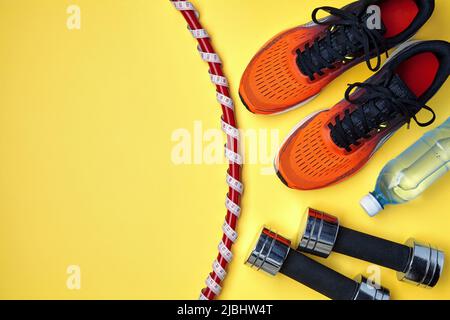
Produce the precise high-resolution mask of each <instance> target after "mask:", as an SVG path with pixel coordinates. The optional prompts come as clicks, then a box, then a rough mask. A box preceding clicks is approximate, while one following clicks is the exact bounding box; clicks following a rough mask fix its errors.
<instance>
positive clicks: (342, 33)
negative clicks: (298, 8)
mask: <svg viewBox="0 0 450 320" xmlns="http://www.w3.org/2000/svg"><path fill="white" fill-rule="evenodd" d="M363 9H365V7H363ZM320 10H323V11H326V12H328V13H329V14H331V15H333V16H335V17H337V18H338V19H337V21H336V20H332V21H330V22H327V21H319V20H318V19H317V13H318V12H319V11H320ZM362 13H363V12H358V13H350V12H347V11H344V10H341V9H337V8H334V7H328V6H324V7H319V8H316V9H314V11H313V13H312V19H313V21H314V22H315V23H316V24H321V25H329V28H328V30H327V32H326V35H325V37H324V38H323V39H320V38H319V39H316V40H315V41H314V43H313V45H312V46H311V45H310V44H309V43H307V44H306V45H305V48H304V50H303V51H301V50H300V49H297V51H296V52H297V65H298V67H299V69H300V70H301V71H302V73H304V74H305V75H307V76H308V77H309V78H310V79H311V80H312V81H313V80H314V79H315V77H314V74H318V75H320V76H322V75H324V74H325V73H324V72H323V71H322V70H323V69H325V68H328V69H335V63H336V62H339V61H341V62H344V63H345V62H348V61H351V60H353V58H354V57H353V56H352V55H360V54H363V55H364V59H365V61H366V64H367V66H368V68H369V69H370V70H372V71H377V70H378V69H379V68H380V66H381V55H382V54H383V52H386V55H387V50H386V48H385V44H384V42H385V41H384V37H383V36H382V34H381V33H380V32H379V30H372V29H369V27H368V26H367V21H366V19H364V18H361V17H360V16H361V15H362ZM349 35H351V38H353V39H350V36H349ZM333 39H334V40H335V43H334V45H333ZM352 40H353V41H352ZM361 48H362V50H361ZM322 49H324V50H325V51H326V54H327V58H328V59H326V58H325V57H324V55H323V52H321V50H322ZM372 49H373V50H374V52H375V56H376V57H377V63H376V65H375V66H372V64H371V62H370V59H371V57H372ZM361 51H363V52H361Z"/></svg>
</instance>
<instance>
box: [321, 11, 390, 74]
mask: <svg viewBox="0 0 450 320" xmlns="http://www.w3.org/2000/svg"><path fill="white" fill-rule="evenodd" d="M370 17H371V15H369V14H367V13H365V14H364V15H362V16H361V18H360V21H361V23H363V24H365V23H367V19H369V18H370ZM341 32H344V33H345V35H346V39H348V41H350V42H351V43H352V45H353V47H355V48H358V50H357V52H350V49H349V46H348V44H347V43H346V42H344V43H342V42H341V41H342V40H341V39H342V37H337V35H338V33H341ZM373 32H377V33H379V34H380V35H384V34H385V33H386V27H385V25H384V23H383V22H381V29H373ZM358 40H359V38H358V37H357V36H355V34H354V33H353V32H352V28H349V27H345V26H337V27H336V29H335V30H334V31H333V35H332V37H331V44H332V47H333V49H334V50H336V51H337V52H339V53H340V54H341V55H343V56H347V55H351V54H358V53H360V52H362V51H363V46H362V44H361V42H360V41H358ZM319 48H320V55H321V56H322V57H323V58H324V59H325V60H327V61H333V60H334V59H333V57H332V56H330V54H329V52H328V50H327V41H326V39H322V40H320V41H319ZM313 62H314V64H315V65H318V64H319V61H317V59H316V57H313Z"/></svg>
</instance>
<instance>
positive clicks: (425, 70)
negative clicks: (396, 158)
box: [275, 41, 450, 190]
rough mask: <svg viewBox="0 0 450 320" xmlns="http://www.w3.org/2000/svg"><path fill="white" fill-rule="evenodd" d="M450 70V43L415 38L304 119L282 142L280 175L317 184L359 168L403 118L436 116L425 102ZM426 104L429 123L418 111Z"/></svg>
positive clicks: (298, 184)
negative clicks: (333, 101)
mask: <svg viewBox="0 0 450 320" xmlns="http://www.w3.org/2000/svg"><path fill="white" fill-rule="evenodd" d="M449 73H450V44H449V43H448V42H445V41H424V42H411V43H407V44H405V45H404V49H403V50H402V49H399V51H397V52H396V53H395V56H393V57H392V58H391V59H390V60H388V62H387V63H386V64H385V66H384V67H383V68H382V69H381V70H380V71H379V72H378V73H377V74H375V75H374V76H372V77H371V78H369V79H368V80H367V81H366V82H364V83H354V84H352V85H350V86H349V88H348V89H347V92H346V94H345V98H346V99H345V100H342V101H341V102H339V103H338V104H337V105H335V106H334V107H333V108H331V109H329V110H324V111H319V112H318V113H316V114H313V115H311V116H309V117H308V118H306V119H305V120H303V121H302V122H301V123H300V124H298V126H297V127H296V128H295V129H294V131H293V133H292V134H290V135H289V136H288V138H287V140H286V141H285V142H284V143H283V145H282V147H281V149H280V151H279V153H278V155H277V157H276V159H275V170H276V172H277V174H278V176H279V178H280V179H281V180H282V181H283V182H284V183H285V184H286V185H287V186H289V187H291V188H294V189H302V190H309V189H318V188H323V187H326V186H328V185H331V184H335V183H337V182H340V181H342V180H344V179H346V178H348V177H349V176H351V175H352V174H354V173H356V172H357V171H358V170H360V169H361V168H362V167H363V166H364V164H366V162H367V161H368V160H369V159H370V158H371V157H372V155H373V154H374V153H375V152H376V151H377V150H378V149H379V148H380V147H381V146H382V144H383V143H384V142H385V141H386V140H388V139H389V137H390V136H391V135H392V134H393V133H395V131H396V130H397V129H399V128H400V127H401V126H403V125H404V124H405V123H408V124H409V123H410V121H411V119H414V120H415V122H416V123H417V124H418V125H419V126H422V127H423V126H428V125H430V124H431V123H433V121H434V120H435V114H434V112H433V110H432V109H431V108H429V107H427V106H426V105H425V104H426V103H427V101H428V100H429V99H431V97H432V96H433V95H434V94H435V93H436V92H437V91H438V90H439V89H440V87H441V86H442V85H443V84H444V82H445V81H446V79H447V77H448V75H449ZM421 109H426V110H428V111H430V112H431V113H432V119H431V120H430V121H428V122H426V123H421V122H419V121H418V120H417V118H416V114H417V113H418V112H419V111H420V110H421Z"/></svg>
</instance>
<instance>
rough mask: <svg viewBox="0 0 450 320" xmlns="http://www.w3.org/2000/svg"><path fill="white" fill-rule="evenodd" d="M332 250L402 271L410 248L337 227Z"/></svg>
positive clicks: (408, 256) (407, 260)
mask: <svg viewBox="0 0 450 320" xmlns="http://www.w3.org/2000/svg"><path fill="white" fill-rule="evenodd" d="M333 251H335V252H339V253H342V254H345V255H347V256H351V257H354V258H357V259H361V260H365V261H368V262H372V263H374V264H377V265H380V266H384V267H387V268H390V269H394V270H396V271H400V272H403V271H404V270H405V269H406V268H407V266H408V263H409V259H410V254H411V249H410V248H409V247H407V246H405V245H403V244H399V243H396V242H392V241H389V240H385V239H381V238H377V237H374V236H371V235H368V234H365V233H362V232H358V231H355V230H352V229H348V228H345V227H343V226H340V227H339V233H338V235H337V238H336V242H335V244H334V247H333Z"/></svg>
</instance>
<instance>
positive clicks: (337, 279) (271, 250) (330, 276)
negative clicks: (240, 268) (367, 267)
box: [246, 228, 390, 300]
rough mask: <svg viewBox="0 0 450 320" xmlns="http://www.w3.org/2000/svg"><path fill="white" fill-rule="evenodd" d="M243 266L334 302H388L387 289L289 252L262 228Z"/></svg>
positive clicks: (288, 247)
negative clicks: (289, 281)
mask: <svg viewBox="0 0 450 320" xmlns="http://www.w3.org/2000/svg"><path fill="white" fill-rule="evenodd" d="M246 264H247V265H249V266H251V267H254V268H257V270H263V271H265V272H266V273H268V274H270V275H276V274H277V273H281V274H284V275H286V276H288V277H290V278H292V279H294V280H296V281H298V282H300V283H302V284H304V285H305V286H307V287H309V288H311V289H313V290H315V291H317V292H319V293H321V294H323V295H325V296H327V297H329V298H331V299H333V300H389V298H390V294H389V290H387V289H385V288H383V287H380V286H378V285H376V284H373V283H371V281H369V280H367V279H366V278H364V277H362V276H359V277H358V278H356V279H355V280H352V279H350V278H347V277H345V276H343V275H342V274H340V273H338V272H336V271H334V270H332V269H330V268H328V267H326V266H324V265H322V264H320V263H319V262H317V261H315V260H313V259H311V258H309V257H307V256H305V255H304V254H302V253H300V252H297V251H295V250H291V241H290V240H288V239H286V238H284V237H282V236H280V235H278V234H277V233H275V232H272V231H271V230H269V229H268V228H263V230H262V232H261V234H260V235H259V237H258V240H257V241H256V245H255V246H254V247H253V249H252V251H251V253H250V255H249V257H248V259H247V261H246Z"/></svg>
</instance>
